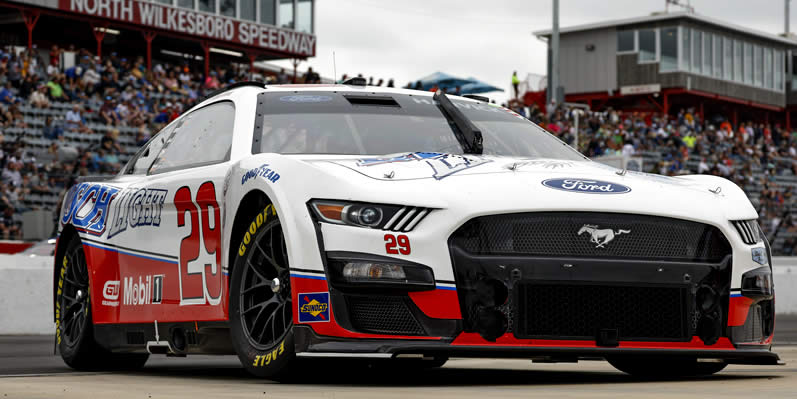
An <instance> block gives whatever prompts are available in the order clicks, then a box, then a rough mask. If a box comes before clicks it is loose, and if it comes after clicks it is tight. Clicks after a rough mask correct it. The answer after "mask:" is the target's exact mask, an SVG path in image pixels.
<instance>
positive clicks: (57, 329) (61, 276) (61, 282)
mask: <svg viewBox="0 0 797 399" xmlns="http://www.w3.org/2000/svg"><path fill="white" fill-rule="evenodd" d="M66 265H67V260H66V256H64V262H63V265H62V266H61V271H60V272H59V273H58V291H57V292H56V295H55V298H56V299H55V339H56V341H57V342H58V344H61V293H62V292H63V289H64V276H66Z"/></svg>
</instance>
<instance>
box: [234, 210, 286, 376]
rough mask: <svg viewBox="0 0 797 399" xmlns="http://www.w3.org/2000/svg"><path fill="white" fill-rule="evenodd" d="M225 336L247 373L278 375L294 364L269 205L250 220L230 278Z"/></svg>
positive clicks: (278, 231)
mask: <svg viewBox="0 0 797 399" xmlns="http://www.w3.org/2000/svg"><path fill="white" fill-rule="evenodd" d="M229 314H230V335H231V338H232V343H233V347H234V348H235V351H236V353H237V354H238V358H239V359H240V360H241V363H242V364H243V366H244V367H245V368H246V370H247V371H249V372H250V373H251V374H254V375H256V376H260V377H269V378H278V377H281V376H284V375H286V374H287V373H288V371H289V370H290V368H291V366H293V365H294V364H295V358H296V355H295V351H294V341H293V340H294V337H293V307H292V298H291V286H290V274H289V271H288V255H287V249H286V247H285V236H284V235H283V233H282V228H281V225H280V221H279V218H277V214H276V211H275V210H274V207H273V206H272V205H267V206H266V207H265V209H264V210H263V211H262V212H260V213H258V214H257V215H256V216H255V217H253V218H252V220H251V221H250V223H249V225H248V227H247V230H246V232H245V233H244V235H243V237H242V238H241V242H240V243H239V245H238V254H237V256H236V258H235V262H234V265H233V270H232V279H231V281H230V311H229Z"/></svg>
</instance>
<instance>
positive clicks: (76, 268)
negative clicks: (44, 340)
mask: <svg viewBox="0 0 797 399" xmlns="http://www.w3.org/2000/svg"><path fill="white" fill-rule="evenodd" d="M64 256H65V258H66V262H67V263H66V270H64V276H63V278H62V286H61V297H60V299H59V300H60V306H61V323H60V326H59V328H60V329H61V337H62V339H63V341H64V343H65V344H66V345H67V346H68V347H72V346H75V345H76V344H77V343H78V342H79V341H80V337H81V336H82V335H83V331H84V330H85V328H86V321H87V320H88V313H89V304H90V299H89V297H90V295H89V271H88V268H87V267H86V257H85V255H84V254H83V249H82V248H81V246H80V244H78V245H74V246H72V247H70V248H69V249H68V250H67V252H66V254H65V255H64Z"/></svg>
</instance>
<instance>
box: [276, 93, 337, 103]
mask: <svg viewBox="0 0 797 399" xmlns="http://www.w3.org/2000/svg"><path fill="white" fill-rule="evenodd" d="M280 101H283V102H287V103H323V102H327V101H332V97H329V96H314V95H296V96H282V97H280Z"/></svg>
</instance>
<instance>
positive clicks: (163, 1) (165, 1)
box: [155, 0, 172, 6]
mask: <svg viewBox="0 0 797 399" xmlns="http://www.w3.org/2000/svg"><path fill="white" fill-rule="evenodd" d="M155 2H156V3H161V4H166V5H169V6H170V5H172V0H155Z"/></svg>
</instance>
